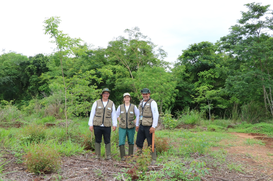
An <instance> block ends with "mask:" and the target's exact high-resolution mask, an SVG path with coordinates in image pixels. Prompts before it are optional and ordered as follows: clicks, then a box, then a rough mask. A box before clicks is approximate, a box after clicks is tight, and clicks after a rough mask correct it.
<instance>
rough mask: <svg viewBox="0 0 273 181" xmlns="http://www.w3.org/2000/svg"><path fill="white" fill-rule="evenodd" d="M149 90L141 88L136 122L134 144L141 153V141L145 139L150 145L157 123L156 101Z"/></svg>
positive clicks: (154, 155)
mask: <svg viewBox="0 0 273 181" xmlns="http://www.w3.org/2000/svg"><path fill="white" fill-rule="evenodd" d="M150 94H151V92H150V90H149V89H148V88H144V89H142V90H141V95H142V98H143V99H142V100H141V102H140V103H139V106H138V109H139V121H137V122H136V131H137V140H136V145H137V148H138V151H139V152H140V153H141V152H142V148H143V143H144V141H145V139H147V142H148V146H151V145H152V134H153V133H154V132H155V128H156V126H157V123H158V117H159V114H158V108H157V103H156V102H155V101H154V100H153V99H151V98H150ZM151 155H152V164H154V163H155V162H156V148H155V145H154V152H151Z"/></svg>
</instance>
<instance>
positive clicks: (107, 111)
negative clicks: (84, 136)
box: [88, 88, 117, 160]
mask: <svg viewBox="0 0 273 181" xmlns="http://www.w3.org/2000/svg"><path fill="white" fill-rule="evenodd" d="M109 96H110V90H109V89H108V88H104V89H103V90H102V93H101V97H102V98H101V99H99V100H97V101H95V102H94V103H93V105H92V108H91V114H90V118H89V122H88V125H89V130H90V131H91V132H93V131H94V134H95V154H96V159H100V156H101V145H100V144H101V141H102V136H103V139H104V143H105V150H106V159H107V160H109V159H111V146H110V145H111V144H110V138H111V126H113V131H115V130H116V127H117V117H116V108H115V104H114V103H113V101H111V100H110V99H108V98H109Z"/></svg>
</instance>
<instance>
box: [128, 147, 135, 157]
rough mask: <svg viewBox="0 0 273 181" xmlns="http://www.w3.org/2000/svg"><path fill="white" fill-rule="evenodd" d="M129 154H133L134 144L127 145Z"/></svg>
mask: <svg viewBox="0 0 273 181" xmlns="http://www.w3.org/2000/svg"><path fill="white" fill-rule="evenodd" d="M128 153H129V154H128V155H129V156H133V154H134V145H129V152H128Z"/></svg>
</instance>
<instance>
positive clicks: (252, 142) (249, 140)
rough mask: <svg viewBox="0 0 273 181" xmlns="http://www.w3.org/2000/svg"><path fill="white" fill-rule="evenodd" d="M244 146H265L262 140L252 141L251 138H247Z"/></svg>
mask: <svg viewBox="0 0 273 181" xmlns="http://www.w3.org/2000/svg"><path fill="white" fill-rule="evenodd" d="M244 144H246V145H254V144H257V145H263V146H264V145H265V143H264V142H262V141H261V140H256V139H250V138H247V139H246V140H245V142H244Z"/></svg>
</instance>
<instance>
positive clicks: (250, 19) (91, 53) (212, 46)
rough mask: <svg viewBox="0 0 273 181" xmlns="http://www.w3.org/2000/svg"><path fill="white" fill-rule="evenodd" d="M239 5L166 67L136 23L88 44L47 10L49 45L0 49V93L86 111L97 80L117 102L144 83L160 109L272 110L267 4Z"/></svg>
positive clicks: (80, 113) (74, 112) (53, 108)
mask: <svg viewBox="0 0 273 181" xmlns="http://www.w3.org/2000/svg"><path fill="white" fill-rule="evenodd" d="M245 6H246V7H247V8H248V11H246V12H242V17H241V19H239V20H238V22H237V24H236V25H234V26H232V27H231V28H230V32H229V34H228V35H226V36H224V37H221V38H220V39H219V40H218V41H217V42H216V43H211V42H200V43H195V44H191V45H189V47H188V48H187V49H186V50H182V54H181V55H179V56H178V59H177V61H176V63H175V65H174V66H173V67H172V66H171V65H170V64H169V63H168V62H166V61H164V58H165V57H166V56H167V53H166V52H165V51H164V50H163V49H162V48H160V47H158V46H156V45H155V44H154V43H153V42H151V40H150V39H149V38H148V37H147V36H145V35H143V34H142V33H141V32H140V29H139V28H137V27H135V28H133V29H126V30H125V32H126V34H127V36H120V37H117V38H116V39H115V40H113V41H109V43H108V46H107V47H106V48H91V47H89V46H88V45H87V44H86V43H85V42H83V40H81V39H74V38H71V37H69V36H68V35H67V34H65V33H63V31H61V30H59V24H60V22H61V20H60V18H59V17H51V18H49V19H47V20H46V21H45V22H44V31H45V34H49V35H50V37H51V40H52V42H53V43H55V45H56V51H55V52H53V53H52V54H50V55H43V54H38V55H35V56H33V57H27V56H24V55H22V54H18V53H15V52H9V53H4V54H2V55H1V56H0V100H1V101H2V105H3V104H4V103H6V102H12V103H13V104H14V105H16V106H17V107H18V108H19V109H21V110H23V111H25V112H27V113H29V114H33V113H37V112H39V111H37V110H43V114H44V115H46V114H48V115H50V114H51V115H54V116H55V117H62V116H64V115H65V116H68V117H70V116H77V117H87V116H89V112H90V109H91V105H92V103H93V102H94V101H95V100H96V99H98V98H100V92H101V90H102V89H103V88H105V87H108V88H109V89H110V90H111V95H110V99H111V100H113V101H114V103H115V104H116V105H119V104H120V103H122V94H123V93H124V92H130V93H131V96H132V98H133V101H132V102H134V103H135V104H138V103H139V100H140V99H141V94H140V90H141V89H142V88H145V87H147V88H149V89H150V90H151V93H152V94H151V97H152V98H153V99H155V100H156V101H157V103H158V107H159V111H160V112H161V113H165V112H171V113H172V114H173V115H178V114H183V111H184V110H186V109H196V110H199V111H202V112H204V115H205V116H207V118H208V119H212V118H232V119H239V118H240V119H243V120H245V121H249V122H258V121H263V120H264V119H267V118H272V116H273V99H272V89H271V87H272V85H273V82H272V75H273V71H272V69H273V37H272V30H273V12H272V10H270V9H269V7H270V6H269V5H265V6H263V5H261V4H259V3H250V4H246V5H245ZM35 111H36V112H35ZM66 113H67V115H66Z"/></svg>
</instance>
